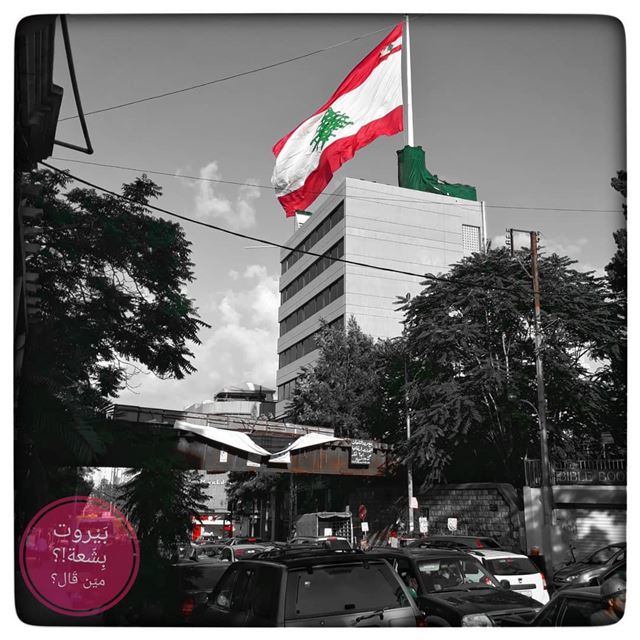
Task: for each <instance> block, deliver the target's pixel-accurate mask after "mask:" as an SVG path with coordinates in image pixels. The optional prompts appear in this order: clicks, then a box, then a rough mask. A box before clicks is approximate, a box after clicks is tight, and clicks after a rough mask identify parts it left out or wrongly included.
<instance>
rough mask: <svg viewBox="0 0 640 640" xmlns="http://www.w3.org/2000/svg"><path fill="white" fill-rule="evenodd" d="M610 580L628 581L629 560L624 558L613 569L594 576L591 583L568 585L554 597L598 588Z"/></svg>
mask: <svg viewBox="0 0 640 640" xmlns="http://www.w3.org/2000/svg"><path fill="white" fill-rule="evenodd" d="M609 578H621V579H622V580H624V581H625V582H626V581H627V560H626V558H624V559H623V560H619V561H618V562H616V563H615V564H614V565H612V566H611V568H610V569H609V570H608V571H606V572H605V573H603V574H600V575H597V576H593V577H591V578H589V582H581V583H578V584H567V585H565V586H564V587H561V588H560V589H557V590H556V591H555V592H554V595H553V596H552V597H555V595H556V594H558V593H561V592H563V591H566V590H567V589H579V588H581V587H582V588H586V587H598V586H600V585H601V584H603V583H604V582H606V581H607V580H608V579H609Z"/></svg>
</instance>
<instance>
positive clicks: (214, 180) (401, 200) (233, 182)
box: [52, 156, 621, 215]
mask: <svg viewBox="0 0 640 640" xmlns="http://www.w3.org/2000/svg"><path fill="white" fill-rule="evenodd" d="M52 159H54V160H60V161H61V162H75V163H76V164H85V165H89V166H92V167H104V168H106V169H120V170H122V171H136V172H140V173H149V174H152V175H158V176H167V177H169V178H182V179H184V180H196V181H199V182H212V183H215V184H229V185H234V186H239V187H255V188H257V189H266V190H268V191H273V192H275V189H274V187H272V186H269V185H264V184H258V183H253V182H239V181H237V180H221V179H218V178H203V177H202V176H188V175H180V174H176V173H175V172H174V173H171V172H169V171H156V170H154V169H144V168H139V167H126V166H124V165H118V164H107V163H102V162H90V161H88V160H74V159H72V158H61V157H60V156H52ZM354 188H355V189H360V190H361V191H370V192H371V193H377V192H376V191H374V190H373V189H367V188H366V187H360V186H357V185H355V186H354ZM311 193H313V192H311ZM315 195H318V196H321V195H324V196H326V197H330V196H338V195H342V194H340V193H338V192H335V191H334V192H328V193H327V192H324V191H318V192H316V193H315ZM349 197H350V198H352V199H354V200H363V201H364V202H376V203H379V204H388V203H394V202H397V203H405V202H407V203H413V204H424V202H423V201H422V200H420V199H419V198H380V197H375V198H374V197H369V196H356V195H351V196H349ZM485 205H486V207H487V208H489V209H515V210H526V211H566V212H576V213H620V212H621V210H620V209H572V208H566V207H524V206H520V205H509V204H489V203H488V202H487V203H485ZM438 206H443V207H445V206H449V207H457V208H461V207H467V208H469V209H471V208H473V209H476V208H477V206H476V205H465V204H464V203H460V202H439V203H438ZM414 210H415V211H424V212H426V213H438V214H441V215H449V214H446V213H442V212H441V211H433V210H432V209H424V208H421V209H415V208H414Z"/></svg>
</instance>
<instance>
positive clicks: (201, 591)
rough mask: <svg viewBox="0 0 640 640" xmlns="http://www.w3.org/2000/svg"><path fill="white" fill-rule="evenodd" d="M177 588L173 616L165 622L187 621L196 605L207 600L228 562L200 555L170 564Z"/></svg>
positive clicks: (182, 622)
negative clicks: (193, 558)
mask: <svg viewBox="0 0 640 640" xmlns="http://www.w3.org/2000/svg"><path fill="white" fill-rule="evenodd" d="M172 568H173V571H174V576H175V584H176V588H177V601H176V607H175V611H174V612H173V618H172V619H171V620H169V621H167V620H165V621H164V622H165V623H170V624H185V623H188V622H189V619H190V617H191V615H192V614H193V611H194V610H195V609H196V607H198V606H201V605H202V604H204V603H205V602H206V600H207V597H208V595H209V594H210V593H211V591H212V589H213V588H214V587H215V585H216V584H217V583H218V581H219V580H220V578H221V577H222V576H223V575H224V573H225V571H226V570H227V569H228V568H229V565H228V563H226V562H222V561H221V560H219V559H217V558H211V557H209V556H206V555H204V556H200V557H198V558H197V560H195V561H193V560H184V559H183V560H180V561H178V562H177V563H175V564H173V565H172Z"/></svg>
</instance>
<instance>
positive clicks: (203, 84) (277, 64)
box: [58, 25, 393, 122]
mask: <svg viewBox="0 0 640 640" xmlns="http://www.w3.org/2000/svg"><path fill="white" fill-rule="evenodd" d="M390 26H393V25H390ZM390 26H386V27H382V28H381V29H376V30H375V31H370V32H369V33H365V34H364V35H361V36H357V37H355V38H351V39H350V40H345V41H344V42H338V43H337V44H332V45H330V46H328V47H324V48H323V49H317V50H316V51H310V52H308V53H304V54H302V55H300V56H296V57H294V58H288V59H286V60H280V61H279V62H274V63H272V64H267V65H265V66H264V67H257V68H255V69H249V70H248V71H241V72H240V73H234V74H232V75H230V76H225V77H223V78H217V79H216V80H208V81H207V82H200V83H198V84H194V85H191V86H189V87H184V88H182V89H175V90H173V91H166V92H164V93H158V94H156V95H153V96H148V97H146V98H139V99H138V100H130V101H129V102H122V103H120V104H115V105H113V106H111V107H104V108H103V109H95V110H93V111H86V112H85V114H84V115H85V116H92V115H95V114H96V113H104V112H105V111H113V110H115V109H122V108H123V107H130V106H131V105H134V104H140V103H142V102H149V101H151V100H159V99H160V98H166V97H168V96H174V95H176V94H178V93H185V92H186V91H194V90H195V89H201V88H202V87H207V86H209V85H212V84H218V83H220V82H226V81H227V80H233V79H235V78H241V77H242V76H248V75H251V74H253V73H258V72H260V71H266V70H267V69H273V68H275V67H280V66H282V65H283V64H288V63H289V62H295V61H296V60H302V59H304V58H309V57H311V56H315V55H316V54H318V53H324V52H325V51H329V50H331V49H335V48H336V47H342V46H343V45H345V44H350V43H351V42H356V41H357V40H362V39H363V38H368V37H369V36H372V35H374V34H376V33H380V32H381V31H386V30H387V29H389V28H390ZM78 117H79V116H67V117H65V118H60V119H59V120H58V122H65V121H67V120H74V119H76V118H78Z"/></svg>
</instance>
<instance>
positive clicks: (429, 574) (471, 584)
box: [418, 558, 500, 593]
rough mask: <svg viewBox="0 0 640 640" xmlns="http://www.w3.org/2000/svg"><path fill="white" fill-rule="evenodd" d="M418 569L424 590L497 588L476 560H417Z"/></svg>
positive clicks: (496, 583) (493, 580)
mask: <svg viewBox="0 0 640 640" xmlns="http://www.w3.org/2000/svg"><path fill="white" fill-rule="evenodd" d="M418 569H419V570H420V574H421V576H422V582H423V584H424V588H425V591H426V592H427V593H436V592H438V591H464V590H471V589H497V588H499V587H500V585H499V584H498V582H497V581H496V579H495V578H494V577H493V576H492V575H491V574H490V573H489V572H488V571H487V570H486V569H485V568H484V567H483V566H482V565H481V564H480V563H479V562H478V561H477V560H473V559H465V558H438V559H435V558H434V559H429V560H419V561H418Z"/></svg>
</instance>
